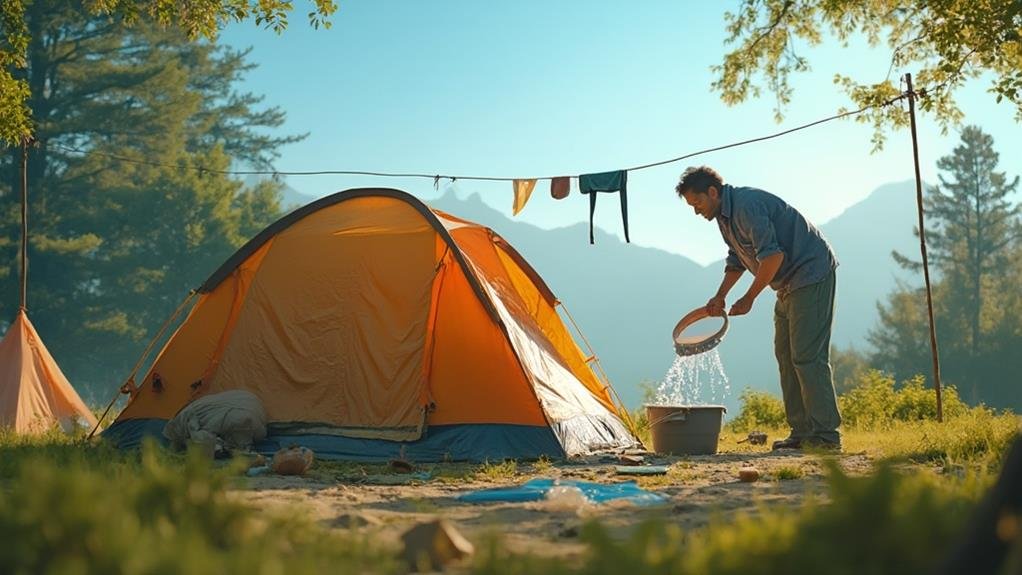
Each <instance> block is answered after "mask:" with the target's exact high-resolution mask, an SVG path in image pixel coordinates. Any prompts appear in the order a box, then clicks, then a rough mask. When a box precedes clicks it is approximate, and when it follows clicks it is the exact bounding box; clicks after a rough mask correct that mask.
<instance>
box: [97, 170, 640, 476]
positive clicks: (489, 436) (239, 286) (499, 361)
mask: <svg viewBox="0 0 1022 575" xmlns="http://www.w3.org/2000/svg"><path fill="white" fill-rule="evenodd" d="M197 292H198V297H197V299H196V301H195V303H194V305H193V307H192V308H191V310H190V312H189V314H188V316H187V317H186V318H185V319H184V320H183V322H182V323H181V325H180V326H179V327H178V328H177V330H176V331H175V332H174V334H173V335H172V336H171V337H170V338H169V339H168V341H167V343H166V344H165V345H164V347H163V349H162V351H160V353H159V355H158V356H157V357H156V359H155V360H154V361H153V364H152V366H151V367H150V368H149V370H148V372H147V373H146V375H145V376H144V377H143V378H142V379H141V382H140V383H139V384H138V385H135V384H134V383H133V379H129V382H132V383H129V384H127V385H126V386H125V387H124V388H123V390H124V391H125V392H127V393H130V395H131V397H130V400H129V402H128V404H127V406H126V407H125V408H124V410H123V411H122V412H121V413H120V415H119V416H118V417H117V419H116V420H115V422H114V423H113V425H111V426H110V428H109V429H107V430H106V431H105V432H104V437H107V438H109V439H111V440H113V441H115V442H116V443H118V444H120V445H122V446H131V445H135V444H137V443H138V441H139V440H140V439H141V437H142V436H144V435H147V434H152V435H158V434H159V433H160V430H161V429H162V426H163V425H164V424H165V423H166V422H167V421H168V420H169V419H170V418H172V417H173V416H174V415H175V414H176V413H177V412H178V411H179V410H180V409H181V408H182V407H184V406H185V405H187V404H188V403H189V402H191V401H192V400H194V399H195V398H197V397H199V396H203V395H205V394H209V393H215V392H220V391H225V390H230V389H245V390H248V391H251V392H253V393H254V394H255V395H256V396H257V397H259V399H260V400H261V401H262V402H263V404H264V406H265V409H266V412H267V415H268V417H269V421H270V424H269V437H268V439H267V440H266V441H263V442H262V443H260V444H257V446H256V448H257V449H258V450H260V451H267V452H268V451H272V450H275V449H276V448H277V447H279V446H286V445H289V444H292V443H297V444H300V445H304V446H306V447H309V448H311V449H313V450H314V451H315V452H316V455H317V457H324V458H335V459H349V460H362V461H380V460H387V459H390V458H394V457H398V456H404V457H407V458H408V459H411V460H415V461H440V460H467V461H482V460H485V459H498V458H505V457H508V458H510V457H513V458H533V457H539V456H543V455H545V456H550V457H564V456H575V455H582V454H588V453H593V452H596V451H599V450H604V449H620V448H627V447H632V446H635V445H637V444H638V441H637V440H636V438H635V436H634V434H633V433H632V432H631V431H629V429H628V428H627V427H626V426H625V425H624V423H623V420H622V417H623V416H624V414H623V413H622V411H621V410H620V409H619V407H618V406H617V405H615V403H614V401H613V400H612V398H611V391H612V390H611V389H610V387H609V384H604V383H603V382H601V380H600V379H599V378H597V377H596V375H595V374H594V372H593V370H592V368H591V366H590V363H589V362H590V361H592V359H593V358H592V357H588V358H587V357H586V355H585V354H583V353H582V351H581V349H580V348H579V347H578V345H577V344H576V343H575V340H574V339H573V338H572V336H571V334H570V333H569V332H568V330H567V328H566V327H565V325H564V323H563V322H562V320H561V318H560V316H559V315H558V312H557V310H556V306H557V305H558V304H559V302H558V300H557V299H556V298H555V297H554V295H553V293H552V292H551V291H550V289H549V288H548V287H547V285H546V284H545V283H544V282H543V280H542V278H540V276H539V274H537V273H536V271H535V270H534V269H533V268H532V267H531V266H530V265H529V264H528V263H527V262H526V261H525V260H524V259H523V258H522V256H521V255H520V254H518V252H517V251H515V250H514V248H512V247H511V246H510V245H509V244H508V243H507V242H506V241H504V239H503V238H501V237H500V236H499V235H497V234H496V233H494V232H493V231H492V230H490V229H489V228H486V227H483V226H480V225H477V224H474V223H472V222H469V221H466V220H462V219H460V218H457V217H455V216H452V215H449V214H446V213H444V212H441V211H438V210H432V209H430V208H429V207H427V206H426V205H425V204H423V203H422V202H420V201H419V200H418V199H416V198H415V197H413V196H411V195H409V194H407V193H405V192H402V191H399V190H393V189H355V190H348V191H345V192H339V193H336V194H333V195H331V196H327V197H325V198H322V199H320V200H317V201H315V202H312V203H310V204H308V205H307V206H304V207H302V208H300V209H298V210H296V211H294V212H292V213H290V214H288V215H286V216H284V217H283V218H281V219H280V220H279V221H277V222H276V223H274V224H272V225H270V226H269V227H268V228H266V229H265V230H263V231H262V232H261V233H260V234H259V235H257V236H256V237H255V238H253V239H252V240H251V241H249V242H248V243H247V244H246V245H245V246H243V247H242V248H241V249H239V250H238V251H237V252H236V253H235V254H234V255H233V256H231V257H230V258H229V259H228V260H227V261H226V262H225V263H224V264H223V265H222V266H221V267H220V268H219V269H218V270H217V271H216V272H214V273H213V275H212V276H211V277H210V278H209V279H208V280H206V282H205V283H204V284H203V285H202V286H201V287H200V288H199V289H198V290H197Z"/></svg>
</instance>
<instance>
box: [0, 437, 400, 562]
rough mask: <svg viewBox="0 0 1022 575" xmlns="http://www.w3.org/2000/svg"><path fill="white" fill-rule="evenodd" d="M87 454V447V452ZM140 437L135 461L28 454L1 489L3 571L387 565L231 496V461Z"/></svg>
mask: <svg viewBox="0 0 1022 575" xmlns="http://www.w3.org/2000/svg"><path fill="white" fill-rule="evenodd" d="M85 457H88V456H85ZM169 460H170V456H168V455H164V454H163V452H161V451H160V450H159V449H158V448H155V447H152V446H147V447H146V448H145V449H144V450H143V453H142V457H141V460H137V456H136V462H135V464H134V465H123V464H97V463H96V462H92V463H91V464H85V463H83V460H82V459H81V458H80V459H79V460H78V461H73V460H71V461H69V462H68V463H66V464H56V463H54V462H53V461H51V460H49V459H47V458H46V457H37V458H35V459H27V460H25V461H24V462H23V464H22V465H21V466H20V468H19V469H18V471H17V474H16V475H15V477H14V479H13V480H11V481H8V482H6V485H5V487H6V488H5V489H4V490H3V491H2V492H0V565H3V566H4V572H5V573H12V574H30V573H31V574H35V573H80V574H90V573H97V574H99V573H104V574H105V573H112V574H116V573H199V574H202V573H211V574H212V573H251V574H263V573H325V572H359V573H366V572H368V573H385V572H394V571H395V570H396V567H395V565H394V563H393V561H392V560H390V559H389V558H388V556H387V555H384V554H382V553H381V552H380V551H378V550H377V549H376V547H375V546H374V545H370V544H369V541H362V540H359V539H358V538H356V537H355V536H354V535H351V536H347V537H340V536H336V535H333V534H331V533H329V532H327V531H326V530H324V529H322V528H319V527H317V526H316V525H315V524H313V523H311V522H309V521H308V520H306V519H304V518H303V517H301V516H297V515H293V516H292V517H287V518H285V517H278V516H267V515H263V514H259V513H258V512H256V511H255V510H253V509H251V508H249V507H247V506H245V505H243V504H241V503H239V502H236V501H232V500H231V499H229V498H228V497H227V493H226V486H227V484H228V482H229V481H230V475H231V474H232V473H234V472H236V471H237V470H232V469H221V470H216V469H214V468H213V466H212V463H211V462H210V461H208V460H207V459H205V458H203V457H202V456H201V455H199V454H198V453H192V454H189V456H188V457H187V458H185V459H184V460H183V461H182V460H180V459H179V460H178V461H174V462H169Z"/></svg>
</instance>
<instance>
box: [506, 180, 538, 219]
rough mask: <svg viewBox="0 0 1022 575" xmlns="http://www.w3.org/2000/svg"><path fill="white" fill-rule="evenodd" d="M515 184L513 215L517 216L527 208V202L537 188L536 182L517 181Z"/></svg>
mask: <svg viewBox="0 0 1022 575" xmlns="http://www.w3.org/2000/svg"><path fill="white" fill-rule="evenodd" d="M514 184H515V204H514V206H513V207H512V215H515V216H517V215H518V212H520V211H522V208H524V207H525V202H528V201H529V196H531V195H532V190H533V189H534V188H535V187H536V180H515V181H514Z"/></svg>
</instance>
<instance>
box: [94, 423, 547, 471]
mask: <svg viewBox="0 0 1022 575" xmlns="http://www.w3.org/2000/svg"><path fill="white" fill-rule="evenodd" d="M166 423H167V421H166V420H165V419H131V420H125V421H119V422H117V423H114V424H113V425H111V426H110V427H109V428H107V429H106V430H105V431H104V432H103V434H102V437H103V438H104V439H105V440H108V441H110V442H111V443H113V444H114V445H116V446H117V447H119V448H122V449H134V448H137V447H138V446H139V445H141V443H142V439H143V438H144V437H150V436H151V437H154V438H155V439H157V441H158V442H159V443H162V444H166V439H165V438H164V437H163V435H162V433H163V426H164V425H165V424H166ZM291 445H300V446H302V447H307V448H309V449H311V450H312V451H313V452H314V453H315V454H316V457H317V458H319V459H331V460H343V461H358V462H366V463H372V462H386V461H390V460H392V459H396V458H398V457H403V458H404V459H407V460H409V461H414V462H419V463H428V462H439V461H474V462H482V461H500V460H503V459H520V460H528V459H538V458H539V457H543V456H545V457H550V458H562V457H564V450H563V449H562V448H561V445H560V443H558V441H557V438H556V437H555V436H554V433H553V431H551V430H550V428H549V427H546V426H533V425H509V424H465V425H436V426H431V427H429V428H427V430H426V432H425V434H424V435H423V437H422V438H421V439H418V440H416V441H408V442H402V441H387V440H382V439H355V438H351V437H340V436H336V435H319V434H315V435H313V434H309V435H283V434H273V433H272V426H271V434H270V435H269V436H268V437H267V438H266V439H264V440H263V441H260V442H259V443H257V444H256V445H255V450H256V451H257V452H259V453H262V454H264V455H272V454H273V453H274V452H276V451H277V450H278V449H281V448H285V447H290V446H291ZM402 448H403V449H404V452H403V453H402Z"/></svg>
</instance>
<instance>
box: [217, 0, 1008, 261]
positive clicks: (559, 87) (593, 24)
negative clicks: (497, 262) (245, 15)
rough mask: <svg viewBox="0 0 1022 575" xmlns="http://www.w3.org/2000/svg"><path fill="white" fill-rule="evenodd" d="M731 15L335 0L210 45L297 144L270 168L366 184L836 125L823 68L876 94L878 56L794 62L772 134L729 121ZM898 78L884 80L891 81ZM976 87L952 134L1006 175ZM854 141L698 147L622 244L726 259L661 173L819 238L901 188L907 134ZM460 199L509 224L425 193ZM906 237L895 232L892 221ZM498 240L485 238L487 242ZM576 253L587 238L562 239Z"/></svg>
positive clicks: (655, 184)
mask: <svg viewBox="0 0 1022 575" xmlns="http://www.w3.org/2000/svg"><path fill="white" fill-rule="evenodd" d="M736 4H737V3H736V2H699V3H696V2H677V1H674V2H670V1H659V0H656V1H654V0H644V1H643V2H641V3H636V2H608V1H592V0H590V1H585V2H582V1H580V0H579V1H575V0H572V1H568V0H565V1H559V2H549V1H545V2H544V1H536V0H519V1H516V2H506V3H500V4H497V3H489V2H478V1H468V0H458V1H455V0H450V1H443V2H439V1H438V2H414V1H411V0H405V1H373V2H369V1H355V0H344V1H342V2H341V3H340V9H339V10H338V12H337V13H336V14H335V15H334V16H333V18H332V22H333V27H332V28H331V29H329V30H325V29H320V30H313V29H311V28H310V27H309V26H308V25H307V23H306V21H305V18H304V13H305V12H307V11H308V10H307V6H306V5H304V4H302V3H298V6H297V9H296V10H295V13H293V14H292V15H291V20H292V22H291V26H290V28H289V29H288V30H287V31H286V32H284V33H283V34H282V35H279V36H278V35H276V34H274V33H273V32H271V31H268V30H263V29H260V28H258V27H256V26H255V25H254V24H252V23H251V22H249V23H244V24H237V25H231V26H229V27H228V28H227V30H225V32H224V33H223V35H222V37H221V41H223V42H225V43H227V44H230V45H232V46H235V47H238V48H246V47H251V49H252V52H251V54H250V55H249V60H250V61H251V62H252V63H255V64H258V67H257V68H256V69H255V70H253V71H251V72H250V73H249V74H248V76H247V77H246V80H245V82H244V85H243V89H245V90H248V91H251V92H253V93H256V94H261V95H264V96H265V103H266V104H267V105H273V106H279V107H280V108H282V109H283V110H284V111H286V112H287V123H286V124H285V125H284V126H283V127H282V128H281V130H282V131H283V132H285V133H306V132H307V133H308V134H309V136H308V138H306V139H305V140H304V141H302V142H300V143H297V144H293V145H291V146H288V147H286V148H285V149H283V150H282V152H283V153H282V156H281V158H280V160H279V161H278V162H277V164H276V168H277V169H279V170H282V171H285V170H286V171H306V170H308V171H311V170H370V171H400V172H425V173H445V174H462V175H485V176H508V177H530V176H550V175H556V174H562V175H577V174H579V173H587V172H597V171H607V170H614V169H621V168H626V167H631V166H635V165H641V164H645V163H649V162H654V161H659V160H664V159H669V158H673V157H676V156H680V155H682V154H685V153H688V152H692V151H696V150H700V149H704V148H708V147H713V146H717V145H722V144H726V143H730V142H732V141H738V140H744V139H748V138H752V137H757V136H761V135H765V134H769V133H773V132H776V131H780V130H782V129H785V128H787V127H791V126H795V125H798V124H803V123H806V122H810V121H813V120H816V119H819V118H822V117H825V116H829V115H831V114H833V113H835V112H836V111H837V110H838V109H839V108H840V107H842V106H848V105H850V103H849V102H848V100H847V98H846V97H845V96H844V94H843V93H841V91H840V90H839V89H838V88H837V87H835V86H834V85H833V82H832V79H833V76H834V74H835V72H841V73H843V74H846V75H850V76H852V77H854V78H856V79H859V80H862V81H871V82H872V81H879V80H882V79H883V78H884V77H885V76H886V74H887V72H888V65H889V58H890V55H889V51H888V50H887V49H886V48H878V49H870V48H869V47H868V46H866V44H865V42H853V43H852V45H851V46H849V47H848V48H841V47H840V46H839V45H836V44H834V43H830V44H828V45H825V46H819V47H814V48H806V49H805V50H804V51H803V52H804V54H805V55H807V56H809V58H810V62H811V65H812V71H810V72H808V73H804V74H801V75H799V76H797V77H796V78H794V87H795V90H796V93H795V97H794V99H793V102H792V104H791V105H790V106H789V107H788V108H787V112H786V113H787V117H786V118H785V120H784V121H783V122H782V123H781V124H777V123H775V121H774V119H773V101H772V98H770V97H764V98H763V99H760V100H752V101H749V102H747V103H745V104H741V105H739V106H736V107H728V106H726V105H724V104H723V103H722V102H721V101H720V99H719V97H718V95H717V94H716V93H714V92H712V91H711V90H710V84H711V82H712V81H713V79H714V76H713V73H712V72H711V70H710V66H712V65H714V64H718V63H719V62H720V61H721V59H722V57H723V55H724V53H725V51H726V47H725V46H724V38H725V31H724V29H723V27H724V12H725V11H726V10H727V9H729V8H732V7H733V6H735V5H736ZM913 71H914V70H900V71H899V70H895V71H894V73H893V74H894V75H896V76H897V75H900V74H902V73H904V72H913ZM988 86H989V82H986V81H982V80H980V81H975V82H974V83H973V84H971V85H969V86H968V87H967V88H966V89H965V90H964V91H963V92H962V93H961V95H960V104H961V106H962V108H963V110H964V111H965V114H966V120H965V121H966V122H967V123H973V124H977V125H979V126H981V127H982V128H983V129H984V130H986V131H987V132H988V133H990V134H991V135H992V136H993V137H994V141H995V146H996V149H997V150H998V151H999V152H1000V155H1001V169H1002V170H1007V171H1008V173H1009V175H1014V174H1017V173H1019V171H1020V170H1019V162H1018V161H1017V158H1020V157H1022V130H1020V126H1019V124H1017V123H1015V122H1014V120H1013V110H1012V108H1011V107H1010V106H1008V105H997V104H995V101H994V98H993V96H991V95H989V94H987V93H986V88H987V87H988ZM920 122H921V124H920V137H921V143H920V153H921V160H922V163H923V165H922V170H923V177H924V179H925V180H927V181H935V180H936V168H935V163H936V160H937V159H938V158H939V157H940V156H942V155H946V154H947V153H949V152H950V151H951V149H952V148H953V147H954V146H955V144H956V143H957V140H958V137H957V134H955V133H949V134H947V135H941V134H940V131H939V129H938V128H937V126H936V124H935V122H934V121H933V119H932V118H929V117H926V116H922V117H921V118H920ZM870 136H871V128H870V127H869V126H866V125H861V124H857V123H855V122H853V121H848V120H844V121H837V122H831V123H828V124H825V125H823V126H819V127H815V128H810V129H809V130H804V131H801V132H798V133H796V134H793V135H789V136H786V137H783V138H779V139H775V140H771V141H768V142H764V143H758V144H752V145H749V146H745V147H741V148H736V149H732V150H726V151H722V152H715V153H711V154H707V155H704V156H700V157H697V158H693V159H692V160H683V161H682V162H680V163H676V164H670V165H667V166H663V167H659V168H653V169H648V170H643V171H639V172H634V173H631V174H629V200H630V201H629V212H630V214H629V215H630V218H629V219H630V227H631V236H632V241H633V243H636V244H639V245H644V246H651V247H657V248H661V249H664V250H668V251H671V252H675V253H679V254H683V255H686V256H688V257H690V258H692V259H694V260H696V261H698V262H700V263H703V264H706V263H710V262H712V261H714V260H717V259H720V258H721V257H723V255H724V253H725V248H724V246H723V243H722V241H721V240H720V237H719V233H718V232H717V230H716V227H715V225H712V224H708V223H707V222H705V221H704V220H702V219H701V218H697V217H695V216H693V215H692V213H691V211H690V210H689V209H688V208H687V207H686V206H685V205H684V204H683V202H681V201H680V200H678V199H677V197H676V196H675V195H674V192H673V187H674V184H675V183H676V181H677V178H678V176H679V174H680V173H681V172H682V170H684V168H685V167H686V166H688V165H690V164H708V165H712V166H714V167H715V168H716V169H718V171H720V172H721V173H722V174H723V176H724V178H725V180H726V181H728V182H730V183H733V184H736V185H751V186H756V187H760V188H763V189H766V190H768V191H771V192H773V193H775V194H777V195H779V196H781V197H783V198H785V199H786V200H788V201H789V202H790V203H791V204H793V205H794V206H795V207H796V208H798V209H799V210H800V211H802V212H803V213H804V214H806V215H807V216H808V217H809V218H810V219H811V220H813V221H815V222H816V223H819V224H822V223H824V222H826V221H827V220H829V219H831V218H833V217H835V216H836V215H838V214H840V213H841V212H842V211H843V210H844V209H846V208H847V207H848V206H850V205H852V204H854V203H855V202H857V201H859V200H862V199H863V198H865V197H866V196H867V195H868V194H869V193H870V192H871V191H872V190H874V189H875V188H877V187H878V186H880V185H882V184H884V183H888V182H894V181H903V180H908V179H911V178H912V177H913V171H912V155H911V141H910V136H909V133H908V130H907V129H906V130H902V131H896V132H892V133H890V134H889V139H888V143H887V146H886V147H885V149H884V151H882V152H879V153H871V143H870ZM288 183H289V184H290V185H291V186H292V187H294V188H295V189H297V190H299V191H300V192H302V193H305V194H308V195H311V196H322V195H325V194H328V193H332V192H335V191H338V190H342V189H346V188H351V187H362V186H378V187H396V188H400V189H404V190H406V191H409V192H411V193H413V194H415V195H417V196H419V197H421V198H423V199H425V200H427V201H428V200H429V198H431V197H436V195H437V192H435V191H434V190H433V183H432V181H427V180H419V179H391V178H387V179H380V178H370V177H352V176H314V177H292V178H290V179H289V180H288ZM548 185H549V184H548V182H540V183H539V185H538V186H537V190H536V192H535V193H534V194H533V198H532V200H531V201H530V202H529V204H528V205H527V206H526V208H525V209H524V210H523V211H522V213H520V214H519V215H518V216H517V218H518V219H521V220H523V221H526V222H529V223H533V224H535V225H538V226H541V227H545V228H553V227H560V226H567V225H571V224H574V223H576V222H580V221H587V218H588V202H587V200H586V199H585V197H584V196H580V195H578V194H577V193H573V194H572V195H571V196H569V197H568V198H567V199H565V200H563V201H555V200H553V199H551V198H550V196H549V193H548ZM451 187H453V189H454V191H455V192H456V193H458V194H459V195H462V196H464V195H468V194H471V193H479V194H480V196H481V197H482V198H483V199H484V200H485V201H486V202H487V203H488V204H490V205H492V206H494V207H496V208H498V209H501V210H502V211H504V212H506V213H507V214H508V215H510V213H511V202H512V192H511V184H510V183H506V182H494V183H489V182H469V181H459V182H457V183H455V184H454V185H453V186H451V185H450V184H449V183H443V184H441V189H440V192H444V191H445V190H447V189H448V188H451ZM601 200H602V201H601V202H600V203H599V206H598V208H597V218H596V222H597V225H599V226H600V227H602V228H604V229H606V230H607V231H610V232H612V233H616V234H618V235H622V234H621V223H620V212H619V210H618V207H617V202H616V198H612V197H606V198H601ZM905 225H906V226H907V227H911V226H912V225H913V222H906V223H905ZM498 231H499V230H498ZM579 241H580V242H584V241H587V238H586V237H580V238H579Z"/></svg>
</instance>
